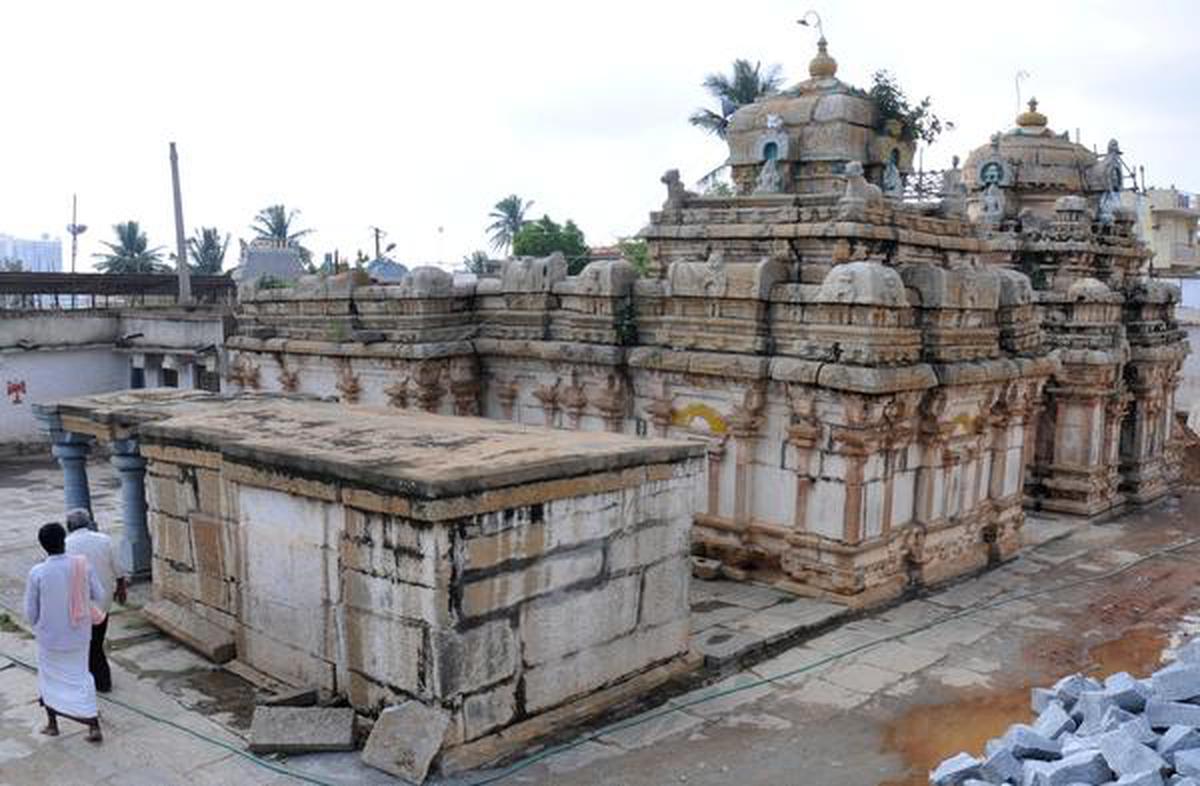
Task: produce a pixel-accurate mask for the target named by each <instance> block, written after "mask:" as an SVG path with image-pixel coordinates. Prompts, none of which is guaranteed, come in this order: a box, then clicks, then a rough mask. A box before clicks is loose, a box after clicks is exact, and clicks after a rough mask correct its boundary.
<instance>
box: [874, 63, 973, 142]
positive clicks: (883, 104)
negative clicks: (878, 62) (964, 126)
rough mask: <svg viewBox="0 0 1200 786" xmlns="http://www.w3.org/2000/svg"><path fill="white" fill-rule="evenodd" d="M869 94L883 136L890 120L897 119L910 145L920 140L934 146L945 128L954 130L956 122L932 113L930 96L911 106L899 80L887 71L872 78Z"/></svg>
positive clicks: (902, 136) (904, 138)
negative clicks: (945, 119) (877, 115)
mask: <svg viewBox="0 0 1200 786" xmlns="http://www.w3.org/2000/svg"><path fill="white" fill-rule="evenodd" d="M867 95H868V96H869V97H870V98H871V100H872V101H874V102H875V107H876V108H877V109H878V111H879V117H878V120H877V122H876V126H875V127H876V130H877V131H879V132H880V133H885V132H886V131H887V126H888V121H892V120H894V121H895V122H896V123H897V124H899V126H900V138H901V139H903V140H905V141H908V142H915V141H917V140H918V139H919V140H921V141H922V142H924V143H925V144H927V145H928V144H933V141H934V140H935V139H937V138H938V135H939V134H941V133H942V131H943V130H944V129H945V128H953V127H954V124H953V123H951V122H950V121H943V120H942V119H941V118H940V117H938V116H937V115H936V114H934V113H933V110H932V109H931V106H932V101H931V99H930V98H929V96H925V98H923V99H922V100H921V101H920V103H917V104H915V105H914V104H911V103H909V100H908V96H906V95H905V94H904V90H903V89H902V88H901V87H900V84H899V83H898V82H897V81H896V77H895V76H893V75H892V74H891V73H890V72H888V71H885V70H879V71H876V72H875V73H874V74H872V75H871V89H870V90H868V91H867Z"/></svg>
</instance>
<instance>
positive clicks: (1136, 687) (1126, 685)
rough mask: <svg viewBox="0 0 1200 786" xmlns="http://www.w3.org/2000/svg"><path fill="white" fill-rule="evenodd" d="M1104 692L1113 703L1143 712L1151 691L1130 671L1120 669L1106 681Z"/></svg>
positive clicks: (1125, 708)
mask: <svg viewBox="0 0 1200 786" xmlns="http://www.w3.org/2000/svg"><path fill="white" fill-rule="evenodd" d="M1104 692H1105V693H1107V694H1108V696H1109V698H1110V699H1112V702H1113V704H1115V705H1117V706H1118V707H1120V708H1121V709H1123V710H1126V711H1128V712H1141V711H1142V710H1143V709H1145V707H1146V699H1148V698H1149V697H1150V692H1149V691H1148V690H1146V688H1145V687H1143V686H1142V683H1140V682H1139V681H1137V680H1135V679H1134V678H1133V677H1131V676H1130V675H1129V674H1128V672H1124V671H1118V672H1117V673H1116V674H1112V675H1110V676H1109V677H1108V679H1106V680H1105V681H1104Z"/></svg>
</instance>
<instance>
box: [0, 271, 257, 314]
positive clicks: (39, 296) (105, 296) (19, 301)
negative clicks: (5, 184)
mask: <svg viewBox="0 0 1200 786" xmlns="http://www.w3.org/2000/svg"><path fill="white" fill-rule="evenodd" d="M178 297H179V279H178V278H176V277H175V276H174V275H169V274H133V275H120V274H106V273H0V309H3V310H9V311H15V310H22V311H30V310H32V311H52V310H71V309H81V308H94V309H106V308H127V307H131V306H137V307H144V306H173V305H175V303H176V301H177V299H178ZM192 299H193V301H194V302H195V303H197V304H200V305H217V304H233V303H234V302H235V301H236V300H237V283H236V282H234V281H233V279H231V278H229V277H228V276H196V275H193V276H192Z"/></svg>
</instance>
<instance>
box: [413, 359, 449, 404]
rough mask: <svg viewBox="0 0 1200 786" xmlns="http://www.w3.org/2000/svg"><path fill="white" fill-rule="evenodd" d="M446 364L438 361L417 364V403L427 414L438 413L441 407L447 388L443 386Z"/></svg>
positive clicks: (424, 361) (425, 361)
mask: <svg viewBox="0 0 1200 786" xmlns="http://www.w3.org/2000/svg"><path fill="white" fill-rule="evenodd" d="M444 372H445V363H444V362H442V361H437V360H423V361H421V362H420V363H419V364H417V371H416V381H417V402H418V403H419V404H420V406H421V409H423V410H425V411H426V412H437V411H438V408H439V407H440V406H441V403H442V397H443V396H444V395H445V394H446V388H445V386H444V385H443V384H442V375H443V373H444Z"/></svg>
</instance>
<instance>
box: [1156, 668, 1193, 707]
mask: <svg viewBox="0 0 1200 786" xmlns="http://www.w3.org/2000/svg"><path fill="white" fill-rule="evenodd" d="M1150 679H1151V680H1152V681H1153V682H1152V684H1153V687H1154V697H1155V698H1157V699H1162V700H1163V701H1185V700H1187V699H1192V698H1195V697H1196V696H1200V664H1180V665H1178V666H1172V667H1167V668H1165V669H1160V670H1158V671H1156V672H1154V674H1153V675H1152V676H1151V678H1150Z"/></svg>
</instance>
